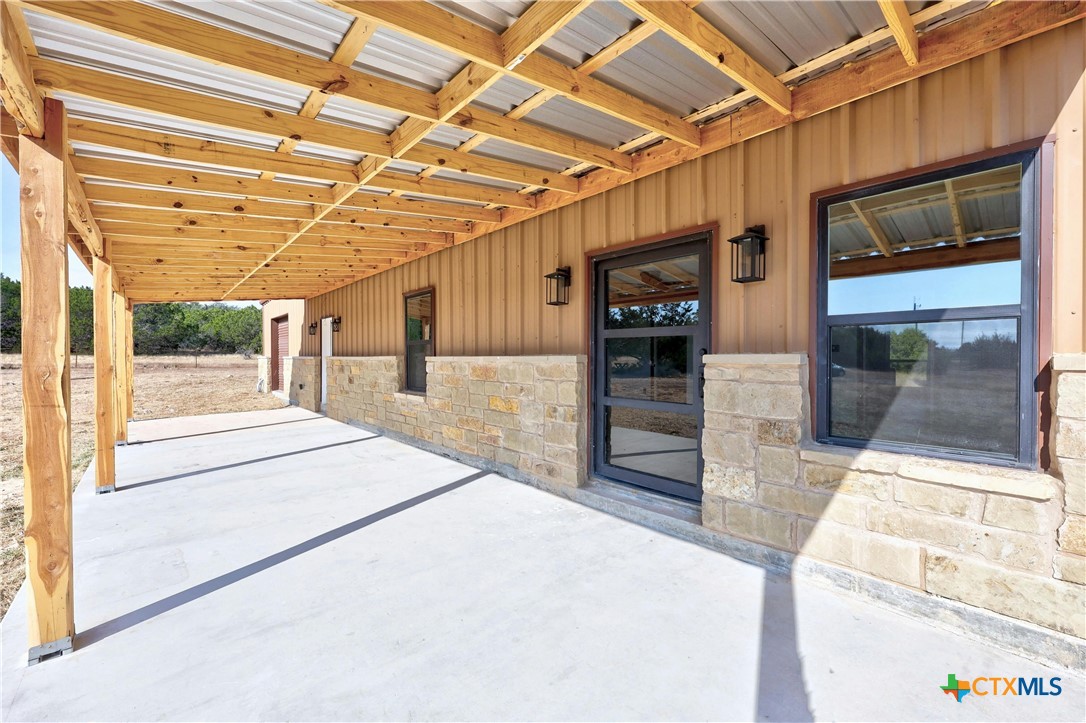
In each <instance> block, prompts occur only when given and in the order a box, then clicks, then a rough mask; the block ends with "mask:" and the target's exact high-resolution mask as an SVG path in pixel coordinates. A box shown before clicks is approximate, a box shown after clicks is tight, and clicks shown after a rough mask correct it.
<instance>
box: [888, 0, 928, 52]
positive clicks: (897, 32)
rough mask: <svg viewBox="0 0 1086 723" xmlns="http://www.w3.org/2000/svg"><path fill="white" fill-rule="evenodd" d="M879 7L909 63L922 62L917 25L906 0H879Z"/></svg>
mask: <svg viewBox="0 0 1086 723" xmlns="http://www.w3.org/2000/svg"><path fill="white" fill-rule="evenodd" d="M879 8H880V9H881V10H882V14H883V17H885V18H886V24H887V26H889V28H890V32H891V33H893V35H894V40H896V41H897V46H898V48H900V49H901V55H902V56H903V57H904V58H905V62H906V63H907V64H909V65H916V64H917V63H918V62H920V50H919V43H918V41H917V37H916V26H915V25H914V24H913V19H912V18H911V17H909V9H908V8H906V7H905V0H879Z"/></svg>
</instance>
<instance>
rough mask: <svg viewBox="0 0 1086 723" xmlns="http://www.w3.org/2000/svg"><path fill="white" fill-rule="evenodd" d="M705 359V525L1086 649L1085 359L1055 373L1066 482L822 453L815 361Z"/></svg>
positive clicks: (850, 452)
mask: <svg viewBox="0 0 1086 723" xmlns="http://www.w3.org/2000/svg"><path fill="white" fill-rule="evenodd" d="M1076 359H1077V357H1076ZM704 361H705V364H706V368H705V377H706V387H705V430H704V434H703V437H702V444H703V450H704V457H705V474H704V481H703V486H704V493H705V496H704V499H703V500H702V521H703V524H704V525H705V526H706V527H709V528H711V529H714V530H719V531H722V532H726V533H727V534H729V535H734V536H736V537H741V538H745V539H749V540H754V541H756V542H760V543H762V544H765V545H769V546H772V547H775V548H778V549H781V550H786V551H789V552H791V553H794V554H796V555H797V556H799V557H810V558H814V559H817V560H820V561H823V562H827V563H831V564H833V565H838V566H841V567H846V568H850V569H852V570H856V571H858V572H861V573H864V574H867V575H872V576H874V577H877V578H881V579H884V580H889V581H891V582H894V583H897V584H899V585H905V586H908V587H910V588H915V589H917V590H923V591H926V592H928V593H932V594H934V595H938V596H940V597H946V598H950V599H953V600H958V601H960V602H964V603H967V604H971V605H976V606H978V607H982V608H985V609H988V610H992V611H995V612H998V613H1002V614H1004V615H1008V616H1010V617H1013V618H1018V619H1020V620H1026V621H1029V622H1032V623H1036V624H1038V625H1042V626H1044V627H1047V628H1050V629H1053V630H1057V631H1060V632H1064V633H1069V634H1072V635H1075V636H1078V637H1080V638H1082V637H1086V616H1084V615H1083V610H1084V609H1086V587H1084V586H1083V582H1084V580H1083V577H1084V576H1083V570H1084V562H1086V557H1083V554H1084V552H1086V550H1084V545H1083V520H1084V517H1083V484H1084V483H1083V479H1082V465H1083V461H1082V460H1083V424H1084V409H1083V407H1084V404H1086V390H1084V386H1083V383H1084V380H1086V375H1084V374H1083V370H1084V368H1086V367H1084V366H1083V365H1082V364H1081V361H1078V362H1076V361H1075V360H1074V359H1065V360H1063V361H1058V362H1057V364H1056V365H1055V379H1054V387H1055V390H1056V391H1055V394H1054V396H1055V397H1056V399H1057V402H1056V405H1055V411H1056V413H1055V418H1056V419H1055V424H1054V426H1055V429H1056V442H1055V449H1056V452H1057V455H1058V458H1059V466H1058V470H1059V473H1062V476H1063V479H1062V480H1061V479H1060V478H1059V477H1057V476H1052V475H1048V474H1043V473H1039V472H1030V471H1025V470H1018V469H1008V468H1002V467H995V466H988V465H980V464H967V463H960V462H948V461H942V460H936V459H930V458H925V457H919V456H913V455H908V454H898V453H893V454H891V453H885V452H874V451H868V450H854V449H848V448H842V447H834V446H829V445H818V444H815V443H813V442H812V441H811V437H810V425H809V420H810V419H811V414H810V408H809V400H810V397H809V395H808V393H807V381H808V378H809V377H808V368H807V358H806V355H803V354H775V355H762V354H744V355H713V356H707V357H705V359H704Z"/></svg>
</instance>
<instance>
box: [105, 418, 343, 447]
mask: <svg viewBox="0 0 1086 723" xmlns="http://www.w3.org/2000/svg"><path fill="white" fill-rule="evenodd" d="M314 419H323V417H306V418H305V419H288V420H287V421H285V422H269V423H267V424H254V425H252V426H251V427H234V428H233V429H215V430H212V431H210V432H197V433H195V434H181V435H178V436H176V437H159V438H158V439H141V440H138V441H135V442H128V444H127V445H126V446H128V447H136V446H138V445H141V444H151V443H152V442H171V441H173V440H175V439H189V438H191V437H207V436H208V435H212V434H226V433H227V432H247V431H249V430H250V429H260V428H261V427H278V426H279V425H281V424H295V423H297V422H311V421H313V420H314Z"/></svg>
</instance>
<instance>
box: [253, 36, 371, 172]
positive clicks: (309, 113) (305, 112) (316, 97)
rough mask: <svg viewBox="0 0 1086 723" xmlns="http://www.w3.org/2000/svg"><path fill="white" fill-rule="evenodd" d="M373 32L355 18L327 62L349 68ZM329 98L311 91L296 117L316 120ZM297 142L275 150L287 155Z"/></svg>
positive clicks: (289, 141)
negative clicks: (300, 116)
mask: <svg viewBox="0 0 1086 723" xmlns="http://www.w3.org/2000/svg"><path fill="white" fill-rule="evenodd" d="M375 30H377V26H376V25H374V24H373V23H370V22H367V21H365V20H363V19H362V18H356V19H355V21H354V22H353V23H351V27H349V28H347V32H346V33H344V34H343V38H341V39H340V41H339V45H338V46H337V47H336V50H335V52H333V53H332V57H331V58H330V59H329V62H331V63H333V64H335V65H344V66H350V65H351V63H353V62H354V60H355V58H357V57H358V54H359V53H361V52H362V48H363V47H365V45H366V43H367V42H369V39H370V38H371V37H373V33H374V31H375ZM331 97H332V96H331V95H329V94H328V93H325V92H323V91H317V90H311V91H310V92H309V96H308V97H307V98H306V99H305V103H303V104H302V107H301V109H300V110H299V111H298V115H302V116H305V117H307V118H316V117H317V116H318V115H319V114H320V112H321V109H322V108H324V105H325V104H326V103H327V102H328V99H329V98H331ZM299 142H300V141H299V140H297V139H295V138H284V139H282V140H281V141H279V147H278V148H276V151H277V152H278V153H282V154H287V155H289V154H291V153H293V152H294V149H295V148H297V147H298V143H299ZM260 177H261V178H263V179H265V180H271V179H272V178H275V173H273V172H271V171H264V172H263V173H261V174H260Z"/></svg>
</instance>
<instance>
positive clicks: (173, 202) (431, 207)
mask: <svg viewBox="0 0 1086 723" xmlns="http://www.w3.org/2000/svg"><path fill="white" fill-rule="evenodd" d="M87 198H88V200H89V201H90V202H91V205H92V206H94V205H96V204H106V203H108V204H114V205H121V206H126V207H138V208H151V209H173V210H176V211H187V212H189V213H238V214H245V215H246V216H250V217H266V218H291V219H296V220H299V221H301V220H305V219H307V218H312V217H313V207H312V206H309V205H305V204H298V203H278V202H275V201H250V200H240V199H235V198H224V197H221V196H207V195H202V194H195V193H181V192H176V191H157V190H150V189H141V188H125V187H122V186H104V185H102V184H90V185H88V186H87ZM340 209H341V213H346V212H347V211H349V210H351V209H357V210H361V211H374V212H381V213H386V214H390V215H399V216H404V217H407V218H411V217H415V216H422V217H424V218H431V219H450V220H457V219H459V220H462V221H497V220H498V219H500V218H501V214H500V213H499V212H498V211H492V210H488V209H485V208H479V207H477V206H467V205H462V204H452V203H440V202H432V201H415V200H411V199H406V198H390V197H388V196H377V195H374V194H369V193H359V194H356V195H354V196H352V197H351V198H349V199H347V200H346V201H344V202H343V204H342V205H341V206H340ZM393 225H395V224H393Z"/></svg>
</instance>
